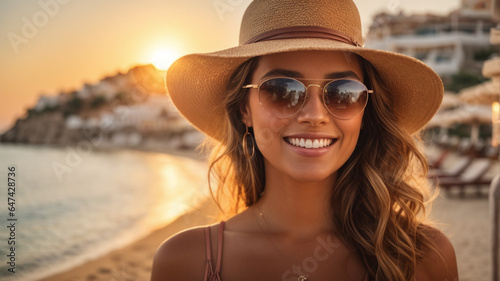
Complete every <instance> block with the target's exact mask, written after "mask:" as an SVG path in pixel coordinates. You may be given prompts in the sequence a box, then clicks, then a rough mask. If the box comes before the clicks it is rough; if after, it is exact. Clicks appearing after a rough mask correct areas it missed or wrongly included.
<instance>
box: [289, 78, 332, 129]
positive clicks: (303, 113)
mask: <svg viewBox="0 0 500 281" xmlns="http://www.w3.org/2000/svg"><path fill="white" fill-rule="evenodd" d="M322 89H323V88H322V87H321V86H320V85H317V84H310V85H309V86H307V100H306V102H305V104H304V105H303V106H302V108H301V109H300V111H299V114H298V115H297V120H298V121H299V122H300V123H310V124H311V125H313V126H318V125H322V124H326V123H327V122H328V121H329V120H330V115H329V114H330V113H329V112H328V111H327V109H326V107H325V105H324V103H323V96H322V95H323V93H322Z"/></svg>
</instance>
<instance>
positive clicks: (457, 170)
mask: <svg viewBox="0 0 500 281" xmlns="http://www.w3.org/2000/svg"><path fill="white" fill-rule="evenodd" d="M471 163H472V158H471V157H468V156H467V157H461V158H460V159H459V160H458V161H457V162H456V163H455V165H453V167H451V168H450V169H448V170H441V169H437V170H430V171H429V173H428V178H429V179H431V180H436V179H437V178H444V177H458V176H460V175H461V174H462V173H463V172H464V171H465V169H467V167H469V165H470V164H471Z"/></svg>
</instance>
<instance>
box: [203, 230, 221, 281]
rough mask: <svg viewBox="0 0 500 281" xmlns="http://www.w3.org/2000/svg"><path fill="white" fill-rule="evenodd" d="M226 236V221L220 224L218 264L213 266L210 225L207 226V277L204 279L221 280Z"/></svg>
mask: <svg viewBox="0 0 500 281" xmlns="http://www.w3.org/2000/svg"><path fill="white" fill-rule="evenodd" d="M223 238H224V222H223V221H222V222H220V224H219V233H218V240H217V266H216V268H215V271H214V268H213V265H212V247H211V244H212V243H211V238H210V226H208V227H206V228H205V246H206V254H207V265H206V268H205V278H204V280H220V269H221V266H222V242H223Z"/></svg>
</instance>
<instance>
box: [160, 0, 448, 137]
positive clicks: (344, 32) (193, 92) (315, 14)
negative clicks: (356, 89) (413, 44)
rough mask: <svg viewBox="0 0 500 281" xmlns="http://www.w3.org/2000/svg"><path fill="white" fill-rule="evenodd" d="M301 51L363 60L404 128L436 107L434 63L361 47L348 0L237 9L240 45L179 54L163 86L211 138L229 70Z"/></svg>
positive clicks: (270, 0)
mask: <svg viewBox="0 0 500 281" xmlns="http://www.w3.org/2000/svg"><path fill="white" fill-rule="evenodd" d="M299 50H332V51H334V50H336V51H347V52H352V53H355V54H358V55H359V56H361V57H363V58H365V59H366V60H367V61H369V62H370V63H371V64H372V65H373V66H374V67H375V69H376V71H377V72H378V74H379V75H380V77H381V78H382V79H383V81H384V84H385V85H386V87H387V88H388V89H389V90H390V92H391V93H392V94H393V95H394V97H393V101H394V107H393V110H394V112H395V113H396V116H397V117H398V121H399V125H400V126H401V127H402V128H403V129H405V130H407V131H408V132H409V133H414V132H416V131H418V130H419V129H421V128H422V127H423V126H424V125H425V124H426V123H427V122H428V121H429V120H430V119H431V118H432V116H433V115H434V114H435V113H436V111H437V110H438V109H439V105H440V104H441V100H442V98H443V84H442V81H441V79H440V78H439V76H438V75H437V74H436V73H435V72H434V71H433V70H432V69H430V68H429V67H428V66H426V65H425V64H424V63H422V62H421V61H419V60H416V59H414V58H412V57H408V56H405V55H401V54H397V53H392V52H386V51H380V50H372V49H367V48H364V47H363V38H362V34H361V21H360V18H359V12H358V9H357V8H356V5H355V4H354V2H353V1H352V0H255V1H253V2H252V3H251V4H250V6H249V7H248V8H247V10H246V12H245V14H244V16H243V20H242V23H241V29H240V44H239V46H238V47H234V48H230V49H226V50H222V51H218V52H214V53H208V54H190V55H186V56H184V57H181V58H180V59H178V60H177V61H175V62H174V63H173V64H172V66H171V67H170V68H169V69H168V71H167V80H166V81H167V89H168V92H169V94H170V97H171V99H172V102H173V103H174V105H175V106H176V107H177V109H178V110H179V112H180V113H181V114H182V115H183V116H184V117H185V118H186V119H187V120H189V121H190V122H191V123H192V124H193V125H194V126H195V127H197V128H198V129H199V130H201V131H203V132H204V133H206V134H207V135H208V136H210V137H212V138H216V139H217V136H220V135H221V134H222V133H224V132H225V131H224V130H225V128H224V124H227V122H225V118H227V117H226V113H225V112H224V111H223V109H221V107H220V104H221V102H222V101H223V99H224V96H225V94H226V85H227V83H228V81H229V77H230V76H231V74H232V73H233V72H234V71H235V69H236V68H237V67H238V66H239V65H241V64H242V63H243V62H245V61H246V60H248V59H250V58H252V57H256V56H262V55H267V54H273V53H281V52H289V51H299ZM375 94H377V93H375Z"/></svg>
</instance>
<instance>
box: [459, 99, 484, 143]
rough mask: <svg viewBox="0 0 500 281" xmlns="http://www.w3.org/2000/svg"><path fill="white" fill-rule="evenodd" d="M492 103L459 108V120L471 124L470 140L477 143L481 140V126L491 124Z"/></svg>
mask: <svg viewBox="0 0 500 281" xmlns="http://www.w3.org/2000/svg"><path fill="white" fill-rule="evenodd" d="M491 111H492V110H491V105H480V104H478V105H465V106H462V107H460V108H459V109H458V113H457V122H458V123H460V124H470V125H471V133H470V141H471V143H472V144H476V143H478V141H479V126H480V125H481V124H491V114H492V113H491Z"/></svg>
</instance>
